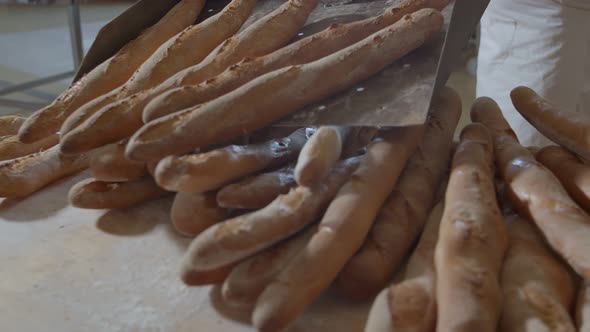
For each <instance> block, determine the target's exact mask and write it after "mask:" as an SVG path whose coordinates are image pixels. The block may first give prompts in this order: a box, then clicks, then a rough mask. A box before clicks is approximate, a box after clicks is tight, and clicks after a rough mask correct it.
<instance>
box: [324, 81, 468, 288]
mask: <svg viewBox="0 0 590 332" xmlns="http://www.w3.org/2000/svg"><path fill="white" fill-rule="evenodd" d="M460 115H461V99H460V97H459V95H458V94H457V92H455V91H454V90H452V89H450V88H444V89H443V90H442V91H441V94H440V95H439V96H438V97H437V98H436V99H435V100H434V103H433V107H432V109H431V111H430V114H429V118H428V120H427V122H426V130H425V133H424V138H423V140H422V142H421V143H420V145H418V148H417V149H416V152H415V153H414V154H413V155H412V157H411V158H410V160H409V161H408V164H407V165H406V167H405V169H404V171H403V173H402V175H401V176H400V178H399V181H398V183H397V184H396V187H395V189H394V190H393V192H392V193H391V194H390V195H389V197H388V198H387V201H386V202H385V204H384V205H383V207H382V208H381V211H380V212H379V215H378V216H377V219H376V221H375V223H374V225H373V227H372V229H371V232H370V233H369V236H368V237H367V239H366V240H365V243H364V244H363V246H362V247H361V249H360V250H359V251H358V252H357V253H356V254H355V255H354V256H353V257H352V258H351V259H350V261H349V262H348V263H347V264H346V266H345V267H344V269H343V270H342V271H341V272H340V275H339V277H338V280H337V283H336V285H337V286H338V290H339V291H340V292H342V293H344V294H345V295H347V296H348V297H350V298H354V299H366V298H370V297H371V296H374V295H375V294H376V293H377V292H379V291H380V290H381V289H383V288H384V287H385V286H386V285H387V284H388V283H389V281H390V279H391V276H392V275H393V273H394V272H395V270H396V269H397V268H399V266H400V265H401V264H402V263H403V262H404V261H405V259H406V257H407V256H408V254H409V253H410V250H411V248H412V246H413V244H414V243H415V241H416V239H417V238H418V237H419V235H420V232H421V231H422V227H423V225H424V222H425V221H426V219H427V217H428V211H430V209H431V207H432V204H433V202H434V192H435V188H437V186H438V184H439V182H440V179H441V178H442V177H443V175H444V174H445V172H446V171H447V170H448V168H449V161H450V159H451V147H452V141H453V135H454V132H455V128H456V127H457V123H458V121H459V118H460Z"/></svg>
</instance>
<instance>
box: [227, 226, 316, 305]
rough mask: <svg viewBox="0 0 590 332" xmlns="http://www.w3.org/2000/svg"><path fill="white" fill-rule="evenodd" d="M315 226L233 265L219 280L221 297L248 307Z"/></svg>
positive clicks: (312, 231) (299, 248)
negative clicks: (222, 281) (229, 271)
mask: <svg viewBox="0 0 590 332" xmlns="http://www.w3.org/2000/svg"><path fill="white" fill-rule="evenodd" d="M316 230H317V228H316V227H314V226H312V227H309V229H307V230H305V231H301V233H299V234H297V235H294V236H293V237H291V238H288V239H286V240H284V241H283V242H280V243H277V244H275V245H274V246H272V247H270V248H268V249H266V250H264V251H262V252H260V253H258V254H256V255H254V256H252V257H251V258H248V259H246V260H245V261H243V262H241V263H239V264H238V265H236V267H234V269H233V270H232V272H231V273H230V274H229V276H228V277H227V279H225V282H224V283H223V288H222V295H223V299H224V300H225V301H226V302H227V303H229V304H231V305H233V306H236V307H242V308H252V307H253V306H254V304H255V303H256V299H258V296H259V295H260V293H262V291H263V290H264V288H265V287H266V286H267V285H268V284H269V283H270V282H271V281H272V279H273V278H274V277H275V276H276V275H277V274H278V273H279V272H281V270H282V269H283V268H284V267H285V266H286V265H287V264H288V263H289V261H290V260H291V259H292V258H293V257H294V256H295V255H297V254H298V253H299V252H300V251H301V250H302V249H303V248H304V247H305V245H306V244H307V242H308V241H309V239H310V238H311V236H312V235H313V234H314V233H315V231H316Z"/></svg>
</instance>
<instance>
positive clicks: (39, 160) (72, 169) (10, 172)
mask: <svg viewBox="0 0 590 332" xmlns="http://www.w3.org/2000/svg"><path fill="white" fill-rule="evenodd" d="M87 166H88V158H87V157H86V155H84V154H81V155H77V156H73V157H68V156H64V155H62V154H61V153H60V152H59V148H58V147H57V146H54V147H52V148H50V149H47V150H44V151H41V152H37V153H34V154H30V155H28V156H24V157H20V158H16V159H11V160H5V161H2V162H0V197H21V196H27V195H30V194H32V193H34V192H35V191H37V190H39V189H41V188H43V187H45V186H47V185H48V184H50V183H52V182H54V181H57V180H59V179H61V178H64V177H66V176H68V175H72V174H74V173H77V172H79V171H81V170H82V169H84V168H86V167H87Z"/></svg>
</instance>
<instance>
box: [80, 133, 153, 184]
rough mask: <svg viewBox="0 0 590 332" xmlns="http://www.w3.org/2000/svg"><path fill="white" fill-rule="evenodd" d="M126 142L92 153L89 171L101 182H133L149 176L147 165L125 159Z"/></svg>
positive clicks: (104, 147)
mask: <svg viewBox="0 0 590 332" xmlns="http://www.w3.org/2000/svg"><path fill="white" fill-rule="evenodd" d="M126 144H127V142H126V141H121V142H118V143H113V144H109V145H105V146H103V147H100V148H98V149H96V150H94V151H92V153H91V155H90V163H89V167H88V168H89V169H90V173H91V174H92V177H94V178H95V179H96V180H99V181H111V182H121V181H133V180H138V179H140V178H142V177H143V176H145V175H146V174H147V168H146V165H145V163H142V162H137V161H131V160H129V159H127V158H125V145H126Z"/></svg>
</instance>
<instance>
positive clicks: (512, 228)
mask: <svg viewBox="0 0 590 332" xmlns="http://www.w3.org/2000/svg"><path fill="white" fill-rule="evenodd" d="M506 222H507V225H508V235H509V237H510V247H509V249H508V251H507V253H506V259H505V261H504V267H503V268H502V279H501V280H502V282H501V283H502V292H503V295H504V301H503V302H504V304H503V309H502V319H501V320H500V330H501V331H523V332H525V331H530V332H533V331H534V332H541V331H547V332H549V331H563V332H566V331H571V332H574V331H575V330H576V329H575V328H574V324H573V321H572V318H571V317H570V315H569V311H570V308H572V305H573V304H574V300H575V293H574V292H575V283H574V279H573V276H572V275H571V274H570V272H569V269H568V267H567V266H566V265H565V264H564V263H563V262H562V261H561V260H560V259H559V258H558V257H556V256H555V255H554V254H553V252H551V249H550V248H549V247H548V246H547V245H546V244H545V241H544V240H543V237H542V235H541V234H539V233H538V231H537V230H536V229H535V228H534V226H531V225H530V224H529V223H528V222H527V221H526V220H524V219H522V218H520V217H518V216H516V215H512V216H508V217H506Z"/></svg>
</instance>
